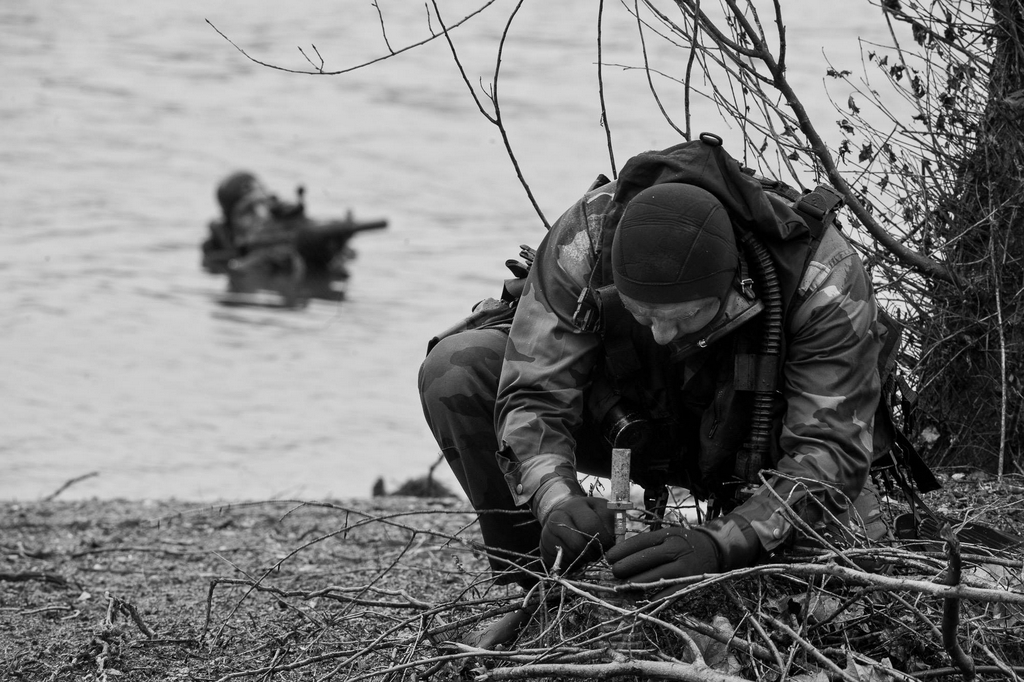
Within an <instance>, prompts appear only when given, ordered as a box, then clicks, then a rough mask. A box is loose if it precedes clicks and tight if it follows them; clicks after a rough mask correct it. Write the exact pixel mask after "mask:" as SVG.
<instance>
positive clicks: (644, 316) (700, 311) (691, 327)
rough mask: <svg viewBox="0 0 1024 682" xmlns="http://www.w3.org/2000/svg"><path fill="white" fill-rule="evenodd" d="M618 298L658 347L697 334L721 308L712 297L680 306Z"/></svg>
mask: <svg viewBox="0 0 1024 682" xmlns="http://www.w3.org/2000/svg"><path fill="white" fill-rule="evenodd" d="M619 298H621V299H622V304H623V305H624V306H625V307H626V310H628V311H629V313H630V314H631V315H632V316H633V319H635V320H636V321H637V322H639V323H640V324H642V325H643V326H645V327H648V328H650V330H651V334H652V335H653V336H654V341H655V343H657V344H659V345H662V346H664V345H665V344H667V343H671V342H672V341H675V340H676V339H678V338H680V337H682V336H685V335H687V334H695V333H696V332H699V331H700V330H701V329H703V328H704V327H706V326H707V325H708V323H709V322H711V320H713V319H715V315H717V314H718V308H719V307H720V306H721V302H720V301H719V300H718V299H717V298H715V297H714V296H711V297H710V298H700V299H697V300H696V301H685V302H683V303H641V302H640V301H636V300H633V299H631V298H629V297H628V296H624V295H622V294H619Z"/></svg>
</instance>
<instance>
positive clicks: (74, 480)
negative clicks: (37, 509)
mask: <svg viewBox="0 0 1024 682" xmlns="http://www.w3.org/2000/svg"><path fill="white" fill-rule="evenodd" d="M99 475H100V473H99V472H98V471H90V472H89V473H87V474H82V475H81V476H76V477H74V478H70V479H68V480H66V481H64V483H63V484H62V485H61V486H60V487H59V488H57V489H56V490H54V491H53V492H52V493H50V494H49V495H47V496H46V497H44V498H43V501H44V502H50V501H51V500H54V499H56V498H57V496H58V495H60V494H61V493H62V492H64V491H65V490H67V489H68V488H70V487H71V486H73V485H75V484H76V483H81V482H82V481H84V480H86V479H89V478H92V477H93V476H99Z"/></svg>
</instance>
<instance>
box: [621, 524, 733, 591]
mask: <svg viewBox="0 0 1024 682" xmlns="http://www.w3.org/2000/svg"><path fill="white" fill-rule="evenodd" d="M605 558H606V559H608V563H610V564H611V565H612V574H614V575H615V577H616V578H619V579H620V580H629V581H631V582H637V583H649V582H654V581H655V580H663V579H666V578H688V577H689V576H692V575H702V574H704V573H718V572H720V571H721V570H722V557H721V551H720V550H719V548H718V543H717V542H715V541H714V540H713V539H712V537H711V535H710V534H709V533H708V532H707V531H704V530H699V529H696V528H679V527H675V526H673V527H671V528H662V529H661V530H655V531H650V532H648V533H640V534H639V535H634V536H633V537H631V538H626V539H625V540H623V541H622V542H620V543H619V544H617V545H615V546H614V547H612V548H611V549H610V550H608V551H607V552H606V553H605Z"/></svg>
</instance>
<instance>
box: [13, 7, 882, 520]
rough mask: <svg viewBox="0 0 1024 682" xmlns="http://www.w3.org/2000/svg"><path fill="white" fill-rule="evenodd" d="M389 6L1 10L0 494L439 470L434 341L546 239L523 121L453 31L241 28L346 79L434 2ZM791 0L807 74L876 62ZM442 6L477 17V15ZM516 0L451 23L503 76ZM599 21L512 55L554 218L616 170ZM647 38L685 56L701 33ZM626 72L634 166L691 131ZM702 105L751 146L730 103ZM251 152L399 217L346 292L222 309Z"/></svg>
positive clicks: (564, 16)
mask: <svg viewBox="0 0 1024 682" xmlns="http://www.w3.org/2000/svg"><path fill="white" fill-rule="evenodd" d="M377 4H378V5H379V6H380V9H381V12H382V13H383V16H384V19H385V24H384V30H382V28H381V25H380V23H379V21H378V17H377V13H376V9H375V8H374V7H373V6H372V5H371V4H370V3H351V2H342V1H335V2H323V1H322V0H321V1H320V2H313V1H312V0H302V1H294V2H290V3H278V2H270V1H269V0H262V1H254V0H224V1H221V2H217V3H208V2H201V1H200V0H175V1H174V2H169V1H164V2H156V3H109V2H101V1H100V0H80V1H78V2H73V3H67V2H57V1H56V0H39V1H38V2H31V3H4V4H3V6H2V7H0V63H2V64H3V75H2V77H0V78H2V87H0V197H2V199H3V204H2V211H0V285H2V286H0V311H2V313H3V324H2V327H0V359H2V365H0V458H2V460H0V461H2V462H3V465H4V466H3V469H2V473H0V498H23V499H24V498H36V497H40V496H43V495H46V494H48V493H51V492H53V491H54V490H56V489H57V488H58V487H59V486H60V485H61V483H63V482H64V481H66V480H68V479H71V478H73V477H76V476H81V475H84V474H88V473H91V472H96V474H97V475H95V476H92V477H91V478H88V479H87V480H83V481H82V482H81V483H79V484H77V485H75V486H73V487H72V488H70V489H68V491H67V492H65V493H64V495H65V496H68V497H75V496H78V497H87V496H88V497H91V496H96V497H101V498H111V497H129V498H146V497H170V496H174V497H178V498H183V499H193V500H212V499H253V498H267V497H281V496H298V497H304V498H313V497H324V496H336V497H348V496H356V495H364V494H366V493H367V492H368V491H369V489H370V486H371V484H372V482H373V481H374V479H376V478H377V477H378V476H383V477H384V478H385V480H386V481H388V482H389V483H391V484H392V485H394V484H397V483H400V482H401V481H403V480H405V479H406V478H408V477H410V476H413V475H420V474H423V473H425V472H426V470H427V468H428V467H429V466H430V465H431V464H432V463H433V462H434V460H435V458H436V454H435V453H436V446H435V444H434V443H433V440H432V438H431V436H430V434H429V432H428V431H427V428H426V425H425V424H424V421H423V417H422V412H421V410H420V406H419V400H418V397H417V394H416V388H415V386H416V371H417V369H418V366H419V362H420V359H421V358H422V355H423V351H424V346H425V342H426V339H428V338H429V337H430V336H431V335H432V334H434V333H435V332H436V331H438V330H440V329H443V328H446V327H448V326H449V325H450V324H452V323H453V322H454V321H455V320H457V319H458V318H460V317H462V316H463V315H464V314H465V313H466V312H468V309H469V306H470V305H472V303H474V302H475V301H477V300H479V299H480V298H484V297H487V296H491V295H495V294H497V293H498V291H499V290H500V281H501V279H503V277H504V276H505V273H504V272H503V266H502V263H503V262H504V260H505V259H506V258H509V257H514V256H515V255H516V253H517V251H518V244H520V243H524V242H525V243H536V242H538V241H539V240H540V238H541V236H542V235H543V228H542V226H541V224H540V222H539V220H538V219H537V216H536V214H535V213H534V211H533V209H532V208H531V206H530V203H529V201H528V200H527V198H526V194H525V192H524V190H523V188H522V187H521V185H520V184H519V183H518V181H517V180H516V176H515V172H514V170H513V168H512V165H511V163H510V162H509V160H508V158H507V156H506V155H505V153H504V150H503V146H502V142H501V139H500V136H499V134H498V131H497V129H496V128H495V127H494V126H492V125H491V124H489V123H488V122H487V121H486V120H485V119H484V118H483V116H481V115H480V113H479V112H478V110H477V108H476V105H475V104H474V103H473V101H472V99H471V98H470V96H469V93H468V90H467V89H466V86H465V85H464V83H463V82H462V79H461V77H460V75H459V73H458V71H457V69H456V68H455V65H454V62H453V60H452V57H451V53H450V52H449V49H448V46H447V45H446V44H444V42H443V41H440V40H438V41H434V42H432V43H430V44H428V45H426V46H424V47H421V48H418V49H416V50H412V51H410V52H407V53H404V54H401V55H398V56H396V57H394V58H391V59H388V60H386V61H383V62H380V63H378V64H375V65H374V66H372V67H369V68H365V69H360V70H356V71H353V72H351V73H348V74H345V75H339V76H311V75H297V74H291V73H286V72H283V71H280V70H275V69H272V68H268V67H265V66H260V65H258V64H255V63H253V62H252V61H250V60H249V59H247V58H246V57H245V56H244V55H243V54H241V53H240V52H239V51H238V50H236V48H235V47H233V46H232V45H231V43H229V42H228V40H226V39H225V38H224V37H222V36H221V35H219V34H218V32H217V31H218V30H219V31H221V32H223V33H224V34H225V35H226V36H227V38H229V39H230V40H231V41H233V42H234V43H235V44H237V45H238V46H239V47H241V48H243V49H244V50H245V51H246V52H247V53H249V54H250V55H251V56H252V57H254V58H255V59H258V60H260V61H263V62H266V63H269V64H274V65H277V66H282V67H286V68H293V69H306V70H308V69H309V68H310V63H309V61H307V57H308V58H309V59H310V60H312V61H313V62H315V63H317V64H319V60H320V58H321V57H322V58H323V60H324V68H325V70H327V71H331V70H338V69H342V68H344V67H348V66H352V65H355V64H358V63H361V62H363V61H367V60H369V59H373V58H375V57H378V56H381V55H384V54H386V53H387V51H388V45H390V46H391V47H392V48H394V49H396V50H397V49H398V48H399V47H401V46H403V45H407V44H409V43H412V42H416V41H418V40H422V39H423V38H425V37H427V36H428V34H429V28H428V26H427V23H426V18H425V17H426V12H425V9H424V6H423V5H415V3H385V2H379V3H377ZM784 4H786V5H788V7H787V8H786V10H787V12H788V15H789V17H790V21H791V45H790V54H791V60H792V62H791V63H792V66H791V74H792V76H793V78H794V79H795V80H796V81H797V83H798V84H799V85H802V86H803V87H805V88H807V89H808V90H810V91H813V92H819V91H820V90H821V74H822V72H823V70H824V66H823V61H822V58H821V49H822V46H823V45H827V46H828V50H829V54H830V56H838V57H840V58H843V59H846V60H847V62H848V63H854V62H853V59H855V56H854V55H855V50H856V44H855V42H854V40H853V36H855V35H857V34H858V28H857V27H850V26H847V27H846V28H845V29H844V30H843V32H842V34H843V35H845V36H846V37H845V38H839V37H837V34H839V31H838V30H836V29H833V28H829V27H828V25H829V22H831V21H832V20H833V19H834V17H830V16H828V13H827V12H826V11H825V9H824V8H823V6H824V5H826V4H828V3H821V2H820V1H819V0H800V1H796V2H789V3H784ZM406 5H408V6H406ZM606 5H607V7H606V10H605V19H604V20H605V24H606V26H605V28H606V32H607V35H606V42H605V45H604V58H605V61H606V62H610V63H618V64H632V65H639V64H641V63H642V58H641V56H640V54H639V46H638V42H637V40H636V38H635V34H634V31H635V20H633V19H632V18H631V17H629V16H628V15H627V14H626V12H625V11H624V10H623V8H622V6H621V5H619V4H617V3H606ZM630 5H631V3H630ZM442 8H443V11H444V13H445V14H444V18H445V20H446V21H447V22H449V23H452V22H454V21H456V20H457V19H458V18H461V17H463V16H465V15H466V14H467V13H468V12H469V11H470V9H471V8H472V3H468V2H448V3H445V4H443V5H442ZM511 8H512V5H511V4H510V3H508V2H505V3H501V2H499V3H497V4H496V5H494V6H493V7H492V8H490V9H489V10H487V11H486V12H484V13H483V14H482V15H480V16H479V17H477V18H475V19H474V20H472V21H470V22H469V23H467V24H466V25H465V26H463V27H460V28H459V29H457V30H455V31H454V32H453V34H452V35H453V38H454V40H455V41H456V45H457V47H458V49H459V52H460V57H461V58H462V59H463V63H464V65H465V67H466V70H467V73H468V76H469V78H470V79H471V80H472V81H473V82H474V83H475V84H479V83H480V82H481V80H482V81H483V83H484V84H486V83H488V82H489V81H490V76H491V74H492V72H493V68H494V50H495V47H496V45H497V41H498V39H499V38H500V36H501V31H502V28H503V25H504V20H505V19H506V18H507V16H508V14H509V12H510V11H511ZM864 10H865V14H866V13H869V12H870V10H869V9H868V6H867V4H866V3H865V4H864ZM595 20H596V3H592V2H588V1H585V0H572V1H567V2H562V3H539V2H534V3H526V6H525V7H524V8H523V10H522V11H521V12H520V14H519V16H518V17H517V18H516V21H515V23H514V24H513V26H512V30H511V34H510V36H509V38H508V43H507V45H506V52H505V55H504V61H503V65H502V72H501V77H500V80H499V96H500V102H501V104H502V114H503V116H504V117H505V120H506V122H507V128H508V132H509V136H510V139H511V142H512V144H513V145H514V147H515V150H516V153H517V156H518V158H519V161H520V163H521V165H522V170H523V173H524V175H525V176H526V178H527V180H528V181H529V182H530V185H531V188H532V189H533V191H534V193H535V194H536V197H537V201H538V203H539V204H540V206H541V208H542V210H543V211H544V212H545V214H546V215H547V217H548V219H549V220H554V219H555V218H556V217H557V216H558V214H559V213H560V212H561V211H562V210H564V209H565V208H566V207H567V206H568V205H569V204H570V203H571V202H572V201H574V200H575V199H576V198H577V197H578V195H579V194H580V193H581V192H582V191H583V190H584V189H585V188H586V186H587V185H589V184H590V182H591V180H592V179H593V177H594V176H595V175H596V174H597V173H599V172H605V173H608V174H610V165H609V161H608V153H607V149H606V142H605V132H604V129H603V128H601V126H600V125H599V121H600V106H599V102H598V98H597V87H596V82H597V76H596V67H595V66H594V63H595V59H596V39H595V37H594V36H595V32H594V26H595ZM862 20H863V21H864V22H866V23H869V24H870V23H872V22H871V21H870V17H867V16H865V17H862ZM434 22H435V23H433V24H432V25H433V26H434V28H436V26H437V25H436V20H434ZM214 27H216V29H215V28H214ZM860 34H861V35H863V30H860ZM648 48H649V49H650V50H651V51H652V56H653V57H654V58H660V59H662V62H661V63H662V65H663V66H664V68H666V69H669V70H675V73H679V72H680V70H681V69H680V68H679V67H677V66H676V65H678V64H681V63H682V60H683V59H684V56H683V54H682V53H681V52H680V51H679V50H678V49H676V48H673V47H672V46H671V45H668V44H664V43H656V42H654V41H653V40H649V41H648ZM303 53H304V54H303ZM304 55H305V56H304ZM794 55H801V56H800V57H796V56H794ZM669 60H671V61H669ZM604 85H605V89H606V98H607V101H608V115H609V122H610V127H611V130H612V133H613V139H614V140H615V145H614V148H615V153H616V162H617V164H618V165H621V163H622V162H624V161H625V159H626V158H628V157H629V156H630V155H631V154H633V153H635V152H637V151H642V150H644V149H651V148H659V147H664V146H667V145H669V144H674V143H675V142H676V141H678V138H677V137H676V136H675V135H674V133H673V131H672V129H671V128H670V127H669V126H668V125H667V124H666V123H665V122H664V121H663V120H661V119H660V118H659V115H658V111H657V107H656V105H655V103H654V101H653V99H652V98H651V96H650V94H649V92H648V91H647V85H646V79H645V77H644V76H643V74H642V72H640V71H625V70H621V69H614V68H609V69H607V70H606V71H605V74H604ZM478 92H479V91H478ZM663 96H664V97H665V99H666V102H667V104H668V106H670V107H679V106H680V105H681V99H680V98H679V97H676V96H675V95H674V94H672V93H671V92H665V93H663ZM811 99H812V100H813V101H812V104H813V105H814V106H816V107H817V111H818V113H822V114H823V115H824V116H825V117H826V118H825V119H824V120H826V121H829V122H831V121H832V120H833V118H834V115H833V114H832V113H831V112H830V111H829V109H828V106H829V105H828V104H827V102H825V101H824V98H823V97H821V96H819V97H817V98H813V97H812V98H811ZM702 116H703V117H705V119H704V120H707V121H708V124H707V125H701V122H700V121H701V117H702ZM695 118H696V119H697V121H698V122H697V123H695V127H698V128H709V129H712V130H716V131H719V132H723V133H724V134H723V136H724V137H726V139H727V140H728V139H729V135H730V133H729V131H728V129H726V128H725V127H724V125H723V124H721V123H719V122H717V119H714V117H713V112H712V111H711V110H709V109H698V110H697V111H696V112H695ZM236 168H248V169H251V170H253V171H255V172H256V173H257V174H259V175H260V176H261V177H262V178H263V179H264V181H265V183H266V184H267V185H269V186H270V187H271V188H272V189H274V190H275V191H277V192H278V193H279V194H281V195H282V196H284V197H287V198H290V197H291V196H292V193H293V191H294V188H295V186H296V185H298V184H302V185H304V186H305V187H306V188H307V207H308V212H309V213H310V214H311V215H313V216H314V217H323V218H327V217H338V216H341V215H343V214H344V212H345V211H347V210H349V209H351V210H352V211H353V212H354V213H355V215H356V217H357V218H367V219H370V218H387V219H388V220H389V221H390V226H389V228H388V229H387V230H386V231H383V232H373V233H368V234H364V235H360V236H358V237H356V238H355V239H354V240H353V242H352V244H353V246H354V247H355V248H356V250H357V251H358V253H359V256H358V259H357V260H356V261H355V262H354V263H353V266H352V271H353V278H352V280H351V283H350V286H349V291H348V298H347V300H345V301H343V302H340V303H339V302H334V303H326V302H319V303H314V304H312V305H311V306H310V307H308V308H306V309H305V310H302V311H292V312H287V311H277V310H270V309H254V308H252V309H241V308H225V307H223V306H220V305H219V304H218V303H217V302H216V297H217V295H218V294H220V293H221V292H223V291H224V286H225V283H224V281H223V280H222V279H221V278H219V277H216V276H212V275H207V274H205V273H203V272H202V271H201V270H200V268H199V263H198V261H199V258H198V243H199V241H200V240H201V239H202V237H203V233H204V230H205V223H206V221H208V220H209V219H210V218H212V217H214V216H215V214H216V204H215V202H214V198H213V189H214V186H215V185H216V183H217V181H218V180H219V179H220V178H221V177H222V176H223V175H225V174H226V173H228V172H230V171H232V170H234V169H236ZM442 469H443V467H442ZM441 473H442V476H443V478H444V480H445V481H446V482H448V483H449V484H450V485H453V486H454V485H455V484H454V481H453V479H452V478H451V477H450V475H449V474H448V473H447V471H443V472H441Z"/></svg>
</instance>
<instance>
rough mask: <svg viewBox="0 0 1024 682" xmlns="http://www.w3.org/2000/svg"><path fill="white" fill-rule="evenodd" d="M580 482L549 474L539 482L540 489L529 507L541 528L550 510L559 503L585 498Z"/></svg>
mask: <svg viewBox="0 0 1024 682" xmlns="http://www.w3.org/2000/svg"><path fill="white" fill-rule="evenodd" d="M586 496H587V494H586V493H585V492H583V488H582V487H581V486H580V482H579V481H577V480H576V479H567V478H564V477H562V476H559V475H558V474H550V475H549V476H546V477H544V479H542V480H541V482H540V487H538V488H537V492H536V493H534V495H533V498H532V499H531V500H530V507H531V509H532V510H533V515H534V516H535V517H537V520H538V521H540V524H541V525H542V526H543V525H544V522H545V521H546V520H547V518H548V515H549V514H550V513H551V510H552V509H554V508H555V507H556V506H558V505H559V504H560V503H561V502H563V501H565V500H568V499H569V498H571V497H586Z"/></svg>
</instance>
